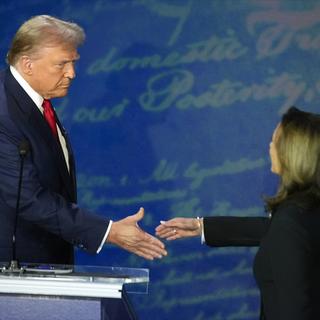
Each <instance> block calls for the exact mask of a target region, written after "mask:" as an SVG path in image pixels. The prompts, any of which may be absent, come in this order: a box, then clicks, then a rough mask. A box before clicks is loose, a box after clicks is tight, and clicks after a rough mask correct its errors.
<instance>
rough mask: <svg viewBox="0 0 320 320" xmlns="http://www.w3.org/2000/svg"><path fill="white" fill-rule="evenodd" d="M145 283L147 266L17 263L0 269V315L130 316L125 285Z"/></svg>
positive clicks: (42, 318) (109, 319)
mask: <svg viewBox="0 0 320 320" xmlns="http://www.w3.org/2000/svg"><path fill="white" fill-rule="evenodd" d="M148 283H149V270H148V269H134V268H118V267H93V266H60V265H54V266H52V265H50V266H47V265H23V264H22V267H21V269H20V272H7V271H6V272H2V273H0V319H6V320H18V319H19V320H37V319H39V320H58V319H59V320H64V319H65V320H135V319H137V317H136V315H135V312H134V310H133V308H132V306H131V304H130V302H129V300H128V296H127V291H129V292H139V293H147V289H148Z"/></svg>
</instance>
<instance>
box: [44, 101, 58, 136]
mask: <svg viewBox="0 0 320 320" xmlns="http://www.w3.org/2000/svg"><path fill="white" fill-rule="evenodd" d="M42 107H43V116H44V118H45V119H46V121H47V123H48V125H49V127H50V129H51V131H52V133H53V135H54V137H55V138H57V139H58V131H57V123H56V118H55V115H54V111H53V107H52V104H51V101H50V100H47V99H44V100H43V103H42Z"/></svg>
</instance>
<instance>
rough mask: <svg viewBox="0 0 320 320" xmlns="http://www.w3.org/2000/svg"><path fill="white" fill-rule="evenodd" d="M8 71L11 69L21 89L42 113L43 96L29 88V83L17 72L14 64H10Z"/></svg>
mask: <svg viewBox="0 0 320 320" xmlns="http://www.w3.org/2000/svg"><path fill="white" fill-rule="evenodd" d="M10 71H11V73H12V75H13V77H14V78H15V79H16V80H17V82H18V83H19V84H20V86H21V87H22V89H23V90H24V91H25V92H26V93H27V95H28V96H29V97H30V98H31V99H32V101H33V102H34V103H35V105H36V106H37V107H38V108H39V110H40V111H41V113H43V107H42V103H43V100H44V99H43V97H41V96H40V94H39V93H38V92H36V91H34V89H33V88H31V86H30V84H29V83H28V82H27V81H26V80H25V79H24V78H23V77H22V75H21V74H20V73H19V71H18V70H17V69H16V68H15V67H14V66H10Z"/></svg>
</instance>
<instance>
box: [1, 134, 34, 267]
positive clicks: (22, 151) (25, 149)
mask: <svg viewBox="0 0 320 320" xmlns="http://www.w3.org/2000/svg"><path fill="white" fill-rule="evenodd" d="M29 149H30V146H29V142H28V141H27V140H25V139H23V140H22V141H21V142H20V144H19V148H18V150H19V155H20V172H19V182H18V191H17V202H16V210H15V218H14V225H13V234H12V260H11V261H10V265H9V267H8V268H6V269H2V272H23V271H24V270H23V269H21V268H20V266H19V262H18V260H17V257H16V233H17V224H18V216H19V207H20V195H21V186H22V177H23V165H24V159H25V157H26V156H27V154H28V153H29Z"/></svg>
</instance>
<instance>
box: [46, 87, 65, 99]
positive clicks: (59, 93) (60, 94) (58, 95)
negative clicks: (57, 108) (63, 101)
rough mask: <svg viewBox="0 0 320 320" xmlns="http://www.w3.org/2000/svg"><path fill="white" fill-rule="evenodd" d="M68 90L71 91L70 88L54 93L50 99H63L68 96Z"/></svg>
mask: <svg viewBox="0 0 320 320" xmlns="http://www.w3.org/2000/svg"><path fill="white" fill-rule="evenodd" d="M68 90H69V87H68V88H62V89H60V90H59V91H56V92H52V93H51V94H50V97H51V98H62V97H65V96H66V95H67V94H68Z"/></svg>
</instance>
